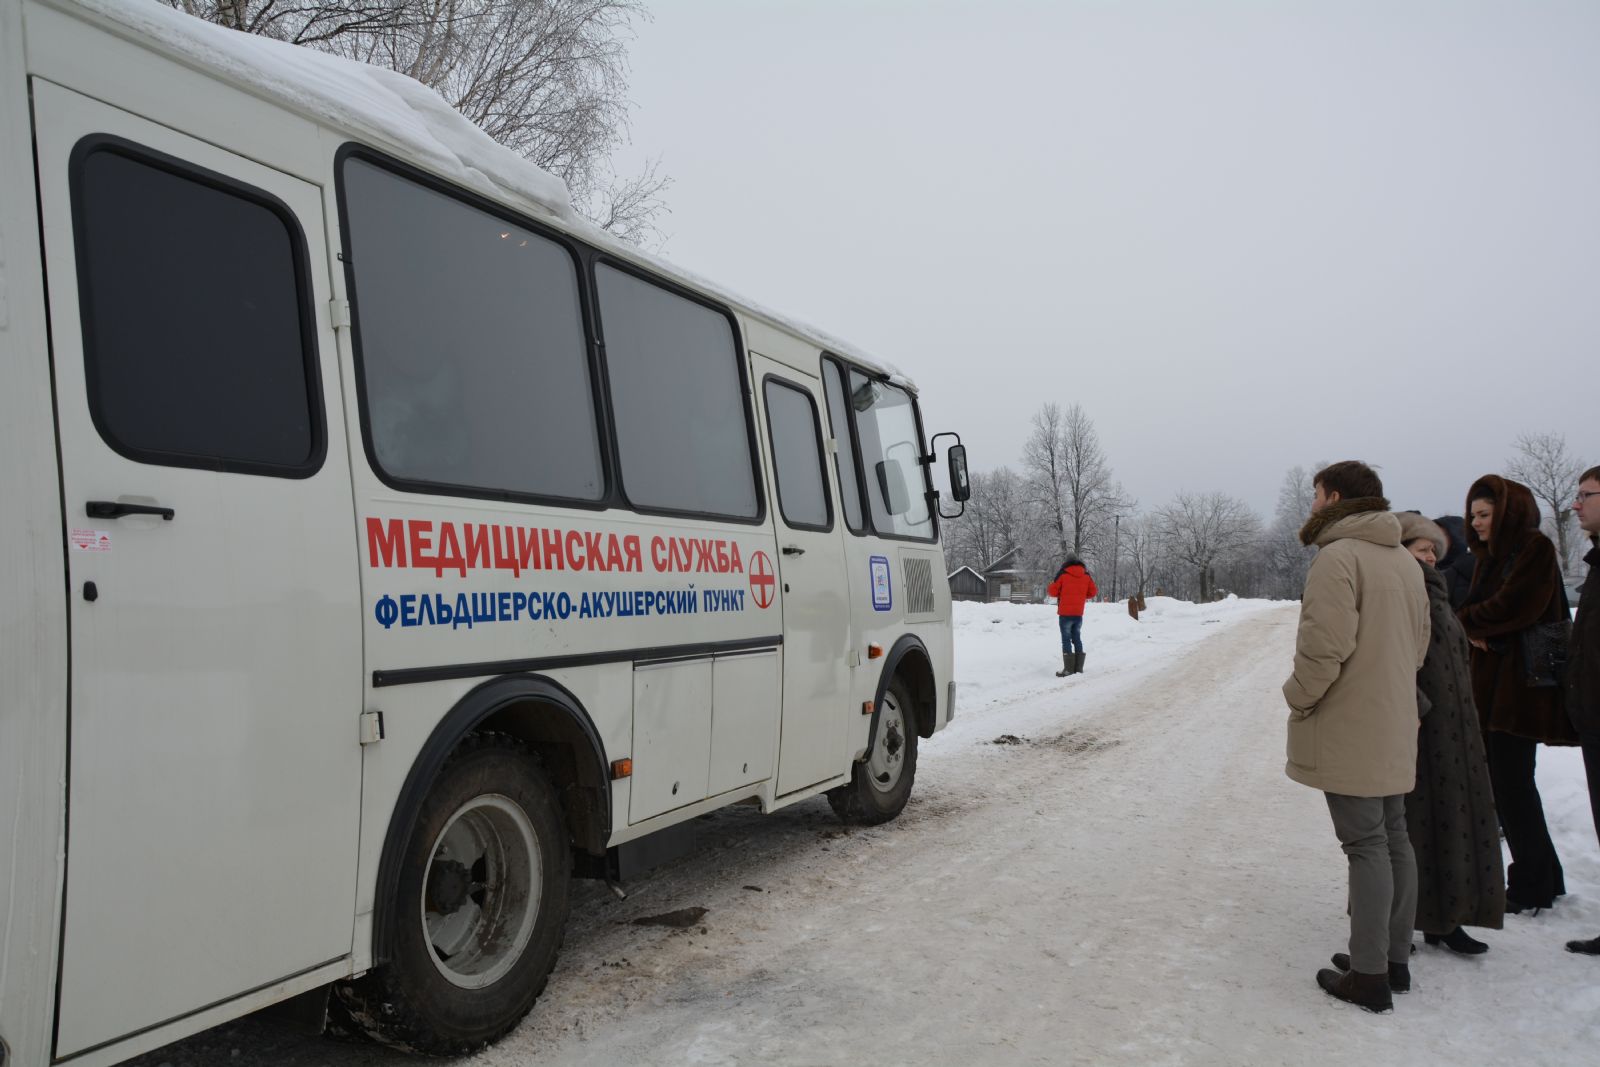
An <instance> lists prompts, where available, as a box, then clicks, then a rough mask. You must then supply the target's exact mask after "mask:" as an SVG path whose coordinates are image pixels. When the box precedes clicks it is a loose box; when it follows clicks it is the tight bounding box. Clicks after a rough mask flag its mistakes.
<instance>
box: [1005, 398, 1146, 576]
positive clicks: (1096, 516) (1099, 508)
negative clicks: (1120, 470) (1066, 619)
mask: <svg viewBox="0 0 1600 1067" xmlns="http://www.w3.org/2000/svg"><path fill="white" fill-rule="evenodd" d="M1022 462H1023V469H1024V471H1025V472H1026V477H1027V484H1028V490H1029V494H1030V499H1031V500H1032V502H1033V503H1034V504H1035V505H1036V506H1037V507H1039V508H1040V509H1041V510H1042V511H1043V512H1044V515H1045V517H1046V519H1047V521H1048V523H1049V526H1050V529H1051V530H1052V531H1054V534H1055V538H1056V542H1057V544H1058V546H1059V548H1060V553H1061V554H1062V555H1066V554H1067V553H1068V552H1070V553H1072V554H1073V555H1076V556H1080V557H1081V556H1083V555H1084V550H1085V547H1086V546H1087V545H1088V544H1089V543H1090V542H1091V541H1093V540H1094V538H1095V535H1096V534H1097V533H1098V532H1099V531H1100V528H1101V527H1102V526H1103V525H1104V524H1105V523H1107V522H1109V521H1110V520H1111V518H1112V516H1114V515H1116V514H1118V513H1120V512H1125V511H1127V510H1129V509H1130V508H1131V506H1132V505H1131V502H1130V501H1129V500H1128V499H1127V497H1126V496H1125V494H1124V493H1123V491H1122V486H1121V485H1119V484H1117V482H1116V481H1115V480H1114V479H1113V478H1112V475H1111V464H1110V462H1109V461H1108V460H1107V458H1106V454H1105V449H1104V447H1102V446H1101V444H1100V434H1099V432H1098V431H1096V430H1095V427H1094V420H1093V419H1091V418H1090V417H1089V413H1088V412H1086V411H1084V409H1083V406H1082V405H1081V404H1073V405H1072V406H1071V407H1069V408H1067V409H1066V410H1065V411H1062V410H1061V408H1060V406H1059V405H1056V404H1045V405H1043V406H1042V407H1041V408H1040V409H1039V410H1038V411H1037V412H1035V413H1034V416H1033V432H1032V433H1031V434H1029V436H1028V441H1027V444H1026V445H1025V446H1024V448H1023V458H1022Z"/></svg>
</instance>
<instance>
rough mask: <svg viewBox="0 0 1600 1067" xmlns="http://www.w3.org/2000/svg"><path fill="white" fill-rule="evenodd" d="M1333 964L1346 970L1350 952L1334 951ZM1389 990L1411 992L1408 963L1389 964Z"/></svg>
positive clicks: (1348, 964) (1392, 991)
mask: <svg viewBox="0 0 1600 1067" xmlns="http://www.w3.org/2000/svg"><path fill="white" fill-rule="evenodd" d="M1333 965H1334V966H1335V967H1337V968H1339V969H1340V970H1341V971H1348V970H1349V969H1350V954H1349V953H1348V952H1335V953H1334V954H1333ZM1389 992H1391V993H1409V992H1411V967H1410V965H1409V964H1404V963H1391V964H1389Z"/></svg>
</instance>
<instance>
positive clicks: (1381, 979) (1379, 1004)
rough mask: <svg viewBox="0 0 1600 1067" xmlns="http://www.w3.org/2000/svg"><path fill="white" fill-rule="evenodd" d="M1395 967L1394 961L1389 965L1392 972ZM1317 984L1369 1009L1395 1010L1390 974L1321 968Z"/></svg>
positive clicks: (1345, 999) (1332, 993)
mask: <svg viewBox="0 0 1600 1067" xmlns="http://www.w3.org/2000/svg"><path fill="white" fill-rule="evenodd" d="M1394 967H1395V965H1394V964H1392V963H1391V964H1390V965H1389V969H1390V971H1391V973H1392V972H1393V970H1394ZM1317 984H1318V985H1319V986H1321V987H1322V988H1323V990H1324V991H1326V992H1327V993H1329V994H1330V995H1332V996H1335V997H1338V998H1339V999H1340V1000H1344V1001H1349V1002H1350V1003H1351V1004H1354V1005H1356V1006H1357V1007H1361V1008H1365V1009H1366V1010H1367V1011H1372V1012H1380V1013H1381V1012H1386V1011H1393V1010H1394V996H1393V994H1392V993H1391V991H1390V989H1389V976H1388V975H1382V974H1362V973H1361V972H1360V971H1329V970H1321V971H1318V972H1317Z"/></svg>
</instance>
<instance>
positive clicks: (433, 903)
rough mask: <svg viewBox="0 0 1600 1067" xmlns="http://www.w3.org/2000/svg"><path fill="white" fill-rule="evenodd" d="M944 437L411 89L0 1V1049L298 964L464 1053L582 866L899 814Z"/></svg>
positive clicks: (325, 996)
mask: <svg viewBox="0 0 1600 1067" xmlns="http://www.w3.org/2000/svg"><path fill="white" fill-rule="evenodd" d="M941 436H943V435H933V436H931V437H930V436H929V434H928V432H927V430H926V429H925V427H924V422H923V415H922V413H921V411H920V409H919V407H918V403H917V396H916V393H915V391H914V389H913V387H912V386H911V384H910V383H909V382H908V381H907V380H906V379H905V378H904V377H903V376H902V375H900V374H899V373H898V372H896V371H894V370H893V368H891V367H889V366H887V365H885V364H883V363H880V362H877V361H874V360H873V359H872V358H870V357H868V356H867V355H865V354H863V353H861V352H858V351H856V350H854V349H853V348H851V347H849V346H848V345H845V344H842V343H840V342H837V341H834V340H832V339H830V338H828V337H827V336H825V335H822V334H819V333H817V332H815V331H814V330H811V329H810V328H808V327H804V326H801V325H798V324H796V323H793V322H790V321H788V320H786V319H784V318H783V317H781V316H778V315H776V314H774V313H771V312H768V311H765V310H763V309H761V308H759V307H756V306H754V305H751V304H750V303H748V302H746V301H743V300H740V299H738V298H736V297H734V296H732V295H730V294H728V293H727V292H725V291H723V290H721V289H720V288H718V287H716V286H714V285H711V284H709V283H707V282H704V281H702V280H700V279H697V278H695V277H693V276H691V275H688V274H686V273H684V272H681V271H679V270H677V269H675V268H673V267H671V266H670V265H667V264H665V263H663V262H660V261H659V260H657V259H655V258H654V257H650V256H646V255H644V254H642V253H640V252H639V251H638V250H636V249H635V248H633V247H631V246H629V245H626V244H624V243H621V242H618V241H615V240H613V239H611V238H610V237H608V236H607V235H606V234H604V233H602V232H600V231H598V230H597V229H595V228H594V227H592V226H590V225H588V224H586V223H585V222H584V221H583V220H582V219H581V218H579V217H578V216H576V215H575V214H574V213H573V211H572V208H571V205H570V203H569V202H568V200H567V198H566V196H565V191H564V189H563V187H562V186H561V185H560V183H559V182H557V181H555V180H554V179H552V178H550V177H549V176H548V175H546V174H544V173H543V172H540V171H538V170H537V169H535V168H534V167H533V166H531V165H530V164H528V163H526V162H525V161H523V160H522V159H521V158H520V157H517V156H516V155H515V154H513V153H511V152H509V151H508V150H506V149H504V148H502V147H500V146H498V145H496V144H494V143H493V142H492V141H491V140H490V139H489V138H488V137H487V136H486V135H484V134H483V133H481V132H480V131H478V130H477V129H476V128H474V127H472V126H471V125H470V124H469V123H467V122H466V121H465V120H464V119H462V118H461V117H460V116H459V115H457V114H455V113H454V112H452V111H451V110H450V109H449V108H448V107H446V106H445V104H444V103H443V101H442V100H441V99H440V98H439V97H438V96H436V95H435V94H433V93H432V92H430V91H429V90H426V89H424V88H422V87H421V86H420V85H418V84H417V83H415V82H413V81H410V80H409V79H406V78H404V77H402V76H400V75H397V74H394V73H393V72H389V71H384V70H379V69H377V68H372V67H366V66H363V65H361V64H357V63H353V62H349V61H346V60H342V59H337V58H334V57H330V56H327V55H323V54H320V53H316V52H312V51H308V50H302V49H297V48H294V47H293V46H290V45H287V44H283V43H280V42H276V41H269V40H265V39H262V38H259V37H252V36H248V35H246V34H242V33H235V32H233V31H229V30H224V29H221V28H219V27H216V26H212V25H210V24H207V23H204V22H201V21H199V20H196V19H192V18H190V17H188V16H186V15H183V14H180V13H178V12H176V11H173V10H171V9H170V8H167V7H165V6H162V5H159V4H156V3H154V2H152V0H0V466H3V469H4V471H5V477H4V480H3V485H4V488H5V501H4V507H3V508H0V612H3V616H0V618H3V623H0V677H3V679H4V695H3V696H0V924H3V925H0V1049H3V1052H0V1058H3V1060H4V1064H5V1067H15V1065H27V1067H33V1065H36V1064H48V1063H70V1064H83V1065H92V1064H109V1063H114V1062H118V1061H120V1060H123V1059H126V1058H128V1057H131V1056H134V1055H137V1054H140V1053H142V1052H144V1051H147V1050H149V1049H153V1048H155V1047H157V1046H160V1045H163V1044H166V1043H168V1042H170V1041H173V1040H175V1039H178V1038H181V1037H183V1036H185V1035H188V1034H191V1033H194V1032H196V1031H199V1030H201V1029H203V1028H206V1027H209V1026H212V1025H215V1024H217V1023H219V1022H223V1021H225V1020H228V1019H232V1018H235V1017H238V1016H240V1015H243V1014H245V1013H247V1012H251V1011H255V1010H257V1009H261V1008H263V1007H266V1006H268V1005H273V1004H278V1003H280V1002H285V1001H290V1000H291V999H292V998H294V999H295V1000H296V1003H297V1004H298V1005H301V1006H309V1010H312V1011H314V1012H316V1013H317V1017H318V1018H320V1017H321V1013H322V1012H324V1011H326V1012H328V1013H332V1014H333V1015H335V1016H338V1017H339V1019H340V1020H341V1021H342V1022H343V1023H344V1024H346V1025H350V1026H355V1027H358V1028H360V1029H363V1030H365V1031H368V1032H370V1033H372V1034H374V1035H375V1036H377V1037H379V1038H380V1039H382V1040H384V1041H386V1042H388V1043H391V1044H394V1045H396V1046H400V1047H404V1048H408V1049H413V1050H417V1051H422V1052H437V1053H454V1052H460V1051H465V1050H470V1049H473V1048H477V1047H480V1046H482V1045H483V1044H485V1043H487V1042H489V1041H492V1040H494V1039H495V1038H497V1037H499V1036H500V1035H502V1034H504V1033H505V1032H506V1031H507V1030H509V1029H510V1028H511V1027H512V1026H514V1025H515V1024H516V1023H517V1021H518V1020H519V1019H521V1018H522V1017H523V1016H524V1015H525V1014H526V1013H527V1012H528V1010H529V1009H530V1008H531V1007H532V1005H533V1002H534V1000H535V998H536V997H537V996H538V995H539V993H540V991H541V990H542V989H543V988H544V985H545V983H546V980H547V978H548V976H549V974H550V971H551V969H552V967H553V964H554V960H555V956H556V951H557V949H558V947H559V946H560V943H561V939H562V930H563V924H564V922H565V920H566V916H567V910H568V887H569V883H570V882H571V880H572V879H573V878H594V879H605V880H607V881H609V882H610V883H612V884H613V885H614V886H618V887H625V885H626V883H627V880H628V879H629V877H630V876H631V875H633V874H635V873H636V872H638V871H640V870H642V869H644V868H646V867H648V866H650V865H652V864H654V863H657V862H660V861H661V860H662V859H663V858H664V857H670V856H672V855H674V854H677V853H678V852H679V851H681V849H682V846H683V843H684V836H685V831H686V828H687V827H688V824H689V823H690V822H691V821H692V820H694V819H695V818H696V817H697V816H699V815H702V814H704V813H706V812H709V811H711V810H714V809H717V808H720V807H723V806H725V805H729V804H736V803H750V804H755V805H759V807H760V808H761V809H762V810H764V811H772V810H775V809H779V808H782V807H785V806H787V805H791V804H795V803H798V802H801V801H805V800H808V799H812V798H816V797H819V796H822V795H826V797H827V799H828V801H829V802H830V803H831V804H832V806H833V807H834V809H836V810H837V811H838V813H839V814H840V815H841V816H842V817H843V818H844V819H846V820H847V821H852V822H856V823H869V824H870V823H877V822H882V821H885V820H888V819H892V818H894V817H895V816H896V815H897V814H898V813H899V812H900V811H901V810H902V808H903V807H904V806H905V805H906V803H907V800H908V798H909V795H910V792H911V788H912V783H913V779H914V775H915V770H916V758H917V746H918V742H919V739H923V738H927V737H929V736H931V735H932V734H933V733H934V732H936V731H938V730H940V729H942V728H943V727H944V726H945V725H947V724H948V723H949V722H950V721H951V718H952V716H953V715H954V713H955V707H954V694H955V687H954V682H953V681H952V680H951V658H952V652H951V623H950V596H949V589H948V585H947V582H946V579H945V569H944V560H943V554H942V550H941V548H940V543H939V518H940V508H941V506H945V505H946V504H947V505H948V508H947V510H953V509H954V508H956V507H958V506H959V502H960V501H962V500H965V499H966V495H967V490H966V464H965V453H964V451H963V450H962V448H961V446H960V445H959V443H958V442H959V439H958V438H953V435H952V439H953V440H954V441H955V442H957V443H954V444H951V445H950V446H949V447H948V448H947V449H946V450H944V451H943V452H940V451H939V449H940V447H941V446H940V443H939V440H938V438H940V437H941ZM936 468H941V469H939V470H938V471H936ZM936 473H937V474H938V477H937V478H936V477H935V474H936ZM936 481H937V482H938V484H939V485H940V486H941V488H939V489H936V488H935V482H936Z"/></svg>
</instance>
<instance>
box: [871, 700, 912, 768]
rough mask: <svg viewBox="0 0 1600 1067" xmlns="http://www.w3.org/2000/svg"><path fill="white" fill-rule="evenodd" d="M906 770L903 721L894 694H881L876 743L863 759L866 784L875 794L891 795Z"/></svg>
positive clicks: (904, 725) (904, 727)
mask: <svg viewBox="0 0 1600 1067" xmlns="http://www.w3.org/2000/svg"><path fill="white" fill-rule="evenodd" d="M905 769H906V719H905V716H904V715H902V714H901V712H900V702H899V701H898V700H896V699H895V698H894V694H892V693H885V694H884V695H883V702H882V704H881V706H880V708H879V711H878V741H877V743H876V744H875V745H873V746H872V755H870V756H868V757H867V781H869V782H871V783H872V788H873V789H874V790H875V791H876V792H879V793H892V792H894V789H895V787H896V786H898V785H899V784H900V777H901V775H903V774H904V773H905Z"/></svg>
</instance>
